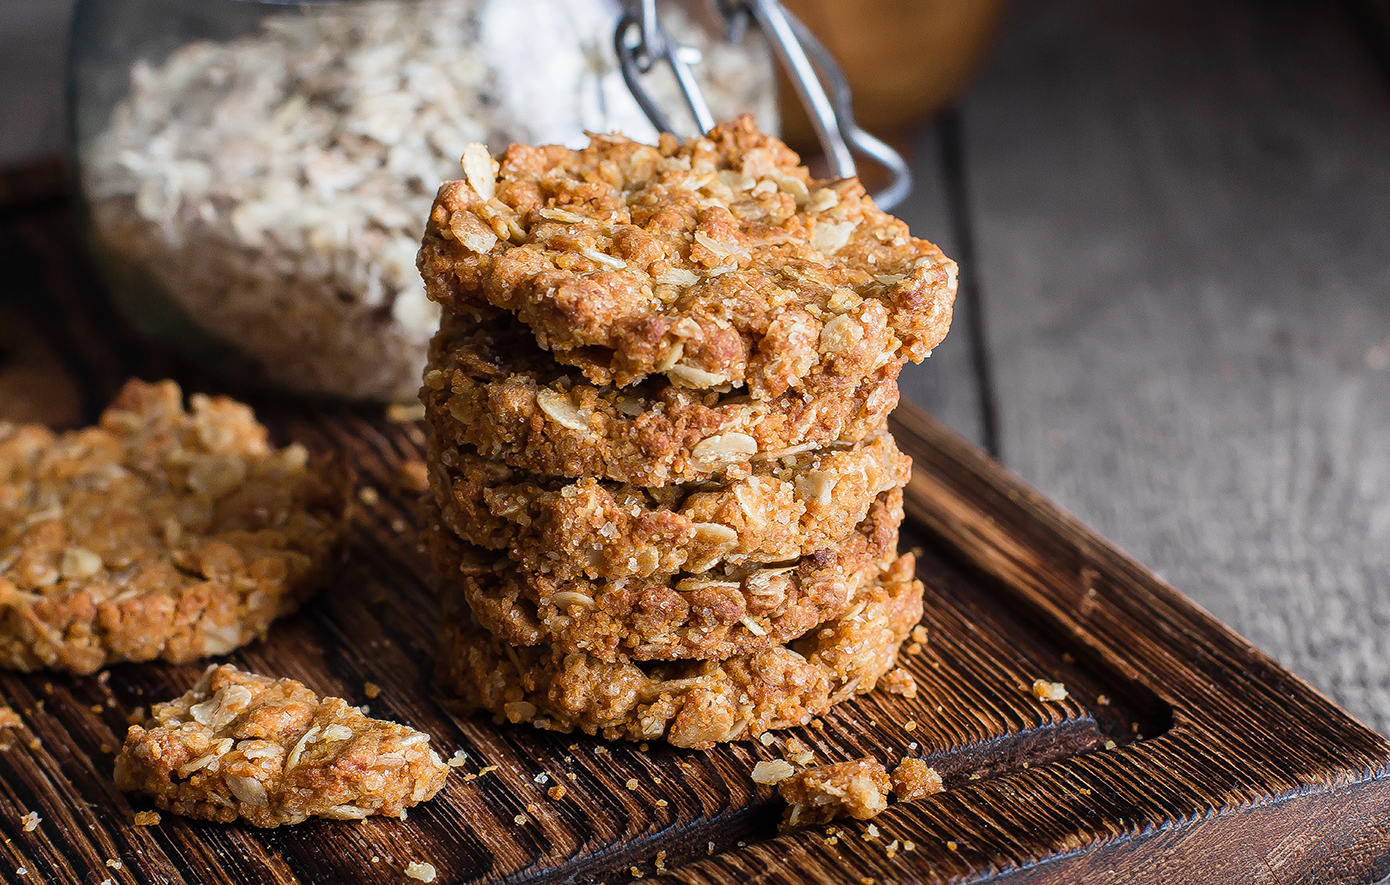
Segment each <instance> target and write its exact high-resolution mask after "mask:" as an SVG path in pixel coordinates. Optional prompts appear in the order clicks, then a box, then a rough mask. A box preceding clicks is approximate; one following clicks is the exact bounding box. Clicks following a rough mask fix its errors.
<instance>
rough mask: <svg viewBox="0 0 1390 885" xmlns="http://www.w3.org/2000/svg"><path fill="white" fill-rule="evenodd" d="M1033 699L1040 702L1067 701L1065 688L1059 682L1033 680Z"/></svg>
mask: <svg viewBox="0 0 1390 885" xmlns="http://www.w3.org/2000/svg"><path fill="white" fill-rule="evenodd" d="M1033 697H1035V698H1037V699H1038V700H1040V701H1065V700H1066V699H1067V687H1066V686H1065V685H1063V684H1062V683H1060V682H1048V681H1047V680H1046V679H1035V680H1033Z"/></svg>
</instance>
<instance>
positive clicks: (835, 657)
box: [436, 554, 922, 749]
mask: <svg viewBox="0 0 1390 885" xmlns="http://www.w3.org/2000/svg"><path fill="white" fill-rule="evenodd" d="M913 567H914V562H913V558H912V556H911V554H907V555H904V556H902V557H900V558H899V559H898V560H897V561H895V562H894V563H893V565H891V566H890V567H889V568H888V569H886V570H885V571H884V573H883V574H882V575H881V576H880V579H879V581H878V582H876V583H874V584H873V585H870V587H868V588H865V590H863V591H861V593H860V595H859V597H858V599H857V600H856V601H855V603H854V605H853V606H852V607H851V608H850V610H849V611H848V612H846V613H844V614H843V615H841V616H840V617H838V618H836V619H834V620H831V621H827V622H825V623H824V624H822V625H821V626H820V627H818V628H816V629H814V630H812V631H810V632H809V633H807V634H806V635H805V636H803V637H801V638H800V639H797V640H794V641H793V642H791V643H789V644H787V645H783V646H776V647H773V648H769V649H765V650H763V651H759V652H756V653H753V654H748V655H740V656H737V657H733V658H730V659H728V660H725V661H719V662H714V661H678V662H660V663H651V662H648V663H642V664H638V663H634V662H631V661H622V662H617V663H605V662H603V661H600V660H598V659H597V658H595V657H593V656H592V655H588V654H564V653H563V652H560V651H558V650H547V649H545V648H544V647H540V648H513V647H512V646H510V645H507V644H506V643H505V642H503V641H502V640H500V639H498V638H497V637H496V636H493V635H492V634H490V633H488V632H487V631H486V630H484V629H483V628H482V627H481V626H479V625H478V624H477V622H476V621H475V620H474V619H473V617H472V615H471V611H470V609H469V608H468V605H467V603H466V602H465V601H464V600H463V599H462V595H463V594H462V591H461V590H460V589H457V588H451V589H450V590H449V591H448V593H447V595H446V598H445V615H444V627H443V631H442V635H441V641H440V649H441V651H440V657H439V660H438V662H437V669H436V679H437V681H438V683H439V685H440V686H441V687H442V688H443V689H444V690H445V691H446V692H448V693H450V694H452V695H454V696H455V697H456V698H457V699H458V705H459V706H460V707H461V708H462V709H464V710H489V711H491V712H493V713H495V714H497V715H498V716H499V717H505V718H507V719H509V720H511V721H512V722H531V723H532V724H533V725H536V726H537V727H540V728H548V729H552V730H556V731H571V730H573V729H576V728H578V729H581V730H583V731H586V732H588V733H590V734H602V735H603V736H604V737H606V738H608V739H610V740H616V739H619V738H625V739H628V740H656V739H659V738H665V739H666V740H667V741H669V742H671V743H672V744H675V745H676V746H680V747H694V748H697V749H707V748H709V747H711V746H713V745H714V744H715V743H718V742H723V741H731V740H739V739H745V738H754V737H757V736H758V735H760V734H762V733H763V732H765V731H769V730H772V729H778V728H788V727H791V726H794V725H804V724H805V723H807V722H809V721H810V720H811V718H812V717H813V716H817V715H819V714H821V713H824V712H825V711H826V710H828V709H830V707H831V706H832V705H834V704H836V703H838V702H840V701H842V700H845V699H846V698H849V697H851V696H853V695H854V694H862V693H864V692H867V691H870V690H872V688H873V686H874V685H875V683H876V682H877V681H878V678H879V676H881V675H882V674H883V673H885V672H887V670H888V669H889V668H891V667H892V666H893V664H894V661H895V660H896V658H897V651H898V646H899V645H900V644H901V643H902V640H903V638H904V637H906V636H907V634H908V631H909V630H910V629H911V628H912V625H913V624H914V623H916V622H917V620H918V619H919V618H920V617H921V615H922V585H921V582H920V581H917V580H916V579H915V578H913V576H912V572H913Z"/></svg>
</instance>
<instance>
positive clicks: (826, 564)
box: [424, 489, 902, 662]
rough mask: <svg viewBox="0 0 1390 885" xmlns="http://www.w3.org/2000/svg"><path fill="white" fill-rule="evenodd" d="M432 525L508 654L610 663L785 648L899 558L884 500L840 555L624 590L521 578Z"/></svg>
mask: <svg viewBox="0 0 1390 885" xmlns="http://www.w3.org/2000/svg"><path fill="white" fill-rule="evenodd" d="M432 516H433V514H431V513H430V512H428V508H427V512H426V515H425V520H424V525H425V529H424V537H425V541H426V546H427V547H428V548H429V549H430V553H431V556H432V558H433V559H434V562H435V568H436V569H437V570H438V571H439V572H440V573H441V574H444V575H445V576H446V577H451V578H452V579H453V580H455V581H457V582H459V583H460V584H461V585H462V588H463V595H464V598H465V599H466V601H467V602H468V604H469V606H470V607H471V608H472V609H473V612H474V614H475V616H476V617H477V619H478V621H479V623H480V624H482V626H484V627H485V628H487V629H488V630H489V631H491V632H493V633H495V634H497V635H498V636H499V637H501V638H502V639H503V640H504V641H506V642H507V643H509V644H511V645H518V646H534V645H541V644H549V645H551V646H553V647H554V648H556V649H557V650H559V651H562V652H587V653H589V654H591V655H593V656H594V657H596V658H598V659H600V660H603V661H608V662H612V661H616V660H621V659H624V658H632V659H635V660H643V661H645V660H677V659H684V658H701V659H707V660H724V659H725V658H729V657H733V656H734V655H739V654H748V653H751V652H754V651H758V650H761V649H765V648H769V647H772V646H774V645H781V644H783V643H786V642H788V641H790V640H792V639H795V638H796V637H798V636H801V635H802V634H804V633H806V632H807V631H808V630H810V629H811V628H812V627H815V626H816V625H817V624H820V623H822V622H824V621H827V620H830V619H832V618H834V617H836V616H838V615H839V614H840V613H842V612H843V611H845V610H846V609H847V608H848V607H849V606H850V605H851V604H853V603H854V602H855V601H856V600H857V598H858V594H859V593H860V591H861V590H862V589H863V588H864V587H865V586H867V585H869V584H871V583H873V581H874V580H875V579H876V578H877V577H878V575H879V573H880V572H881V571H882V570H883V568H884V567H885V566H887V565H889V564H890V563H891V562H892V561H893V560H894V559H895V558H896V557H897V546H898V525H899V523H900V522H901V521H902V492H901V490H898V489H894V490H892V491H888V492H884V493H883V494H882V495H881V496H880V497H879V499H878V500H877V501H875V502H874V505H873V507H871V508H870V510H869V513H868V515H867V518H866V519H865V520H864V521H863V523H862V524H860V525H859V526H858V527H857V528H856V529H855V530H853V531H851V532H850V535H849V537H847V538H845V539H842V540H841V541H840V542H839V543H838V544H836V545H834V546H833V547H826V548H822V549H821V550H818V551H816V552H814V553H812V554H810V555H808V556H804V557H801V558H799V559H796V560H794V561H791V562H787V563H782V564H774V565H768V564H748V565H745V566H727V567H721V568H717V569H712V570H709V571H707V572H705V573H703V574H699V575H687V574H677V575H655V576H652V577H649V578H629V579H623V580H619V581H591V580H589V579H587V578H581V579H578V580H570V581H558V580H555V579H553V578H552V577H550V576H545V575H540V576H537V575H527V574H525V573H524V572H522V571H521V570H520V569H517V568H516V567H515V566H514V565H513V564H512V563H511V562H510V561H508V560H507V559H505V558H499V557H498V556H497V554H495V553H488V552H487V551H483V550H481V549H479V548H476V547H472V546H471V545H467V544H462V543H460V542H458V541H457V539H455V538H454V537H453V535H452V533H450V532H449V531H448V529H447V528H444V527H442V526H440V525H438V523H437V520H435V519H433V518H431V517H432ZM499 559H500V561H499Z"/></svg>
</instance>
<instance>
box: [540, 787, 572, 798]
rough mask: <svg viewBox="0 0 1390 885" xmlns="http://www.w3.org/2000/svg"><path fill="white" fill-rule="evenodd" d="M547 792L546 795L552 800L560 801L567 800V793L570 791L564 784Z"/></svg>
mask: <svg viewBox="0 0 1390 885" xmlns="http://www.w3.org/2000/svg"><path fill="white" fill-rule="evenodd" d="M545 792H546V795H547V796H549V797H550V798H551V799H554V800H556V801H559V800H561V799H563V798H565V793H567V792H569V791H568V790H566V789H565V786H564V784H556V785H555V786H553V787H551V788H550V789H549V790H546V791H545Z"/></svg>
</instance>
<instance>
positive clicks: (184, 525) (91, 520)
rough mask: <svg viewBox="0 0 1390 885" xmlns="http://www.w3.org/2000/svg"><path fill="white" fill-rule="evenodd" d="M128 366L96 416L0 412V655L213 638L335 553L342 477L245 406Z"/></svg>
mask: <svg viewBox="0 0 1390 885" xmlns="http://www.w3.org/2000/svg"><path fill="white" fill-rule="evenodd" d="M190 402H191V410H190V411H188V412H185V411H184V409H183V400H182V394H181V393H180V391H179V388H178V385H176V384H174V383H173V382H172V381H165V382H161V383H158V384H146V383H144V382H141V381H131V382H130V383H128V384H127V385H126V387H125V389H124V390H122V392H121V394H120V395H119V397H118V398H117V399H116V401H115V402H114V403H113V404H112V406H111V407H110V408H109V409H108V410H107V411H106V412H105V413H104V414H103V415H102V417H101V420H100V422H99V423H98V425H97V426H95V427H91V428H87V429H84V430H80V431H75V432H72V433H67V434H64V435H62V436H55V435H54V434H52V433H51V432H49V431H48V430H46V429H44V428H41V427H32V426H31V427H16V426H13V425H0V666H5V667H12V668H15V669H20V670H34V669H39V668H44V667H47V668H52V669H59V670H68V671H70V672H73V673H90V672H92V671H94V670H96V669H98V668H100V667H102V666H104V665H105V664H108V663H111V662H114V661H126V660H128V661H148V660H152V659H155V658H162V659H163V660H166V661H170V662H173V663H183V662H186V661H191V660H194V659H196V658H200V657H203V656H205V655H211V654H225V653H226V652H229V651H231V650H232V649H234V648H236V647H238V646H240V645H243V644H245V643H247V642H250V641H252V640H253V639H255V638H256V637H258V636H260V635H262V634H263V633H264V632H265V631H266V629H267V628H268V627H269V626H270V623H271V621H273V620H274V619H275V618H277V617H279V616H281V615H284V614H287V613H289V612H291V611H293V610H295V609H296V608H297V607H298V606H299V604H300V603H301V602H303V601H304V600H305V599H306V598H308V597H309V596H310V595H311V594H312V593H314V592H315V591H316V590H317V589H318V588H319V587H320V586H322V584H323V583H324V582H325V581H326V579H327V577H328V574H329V572H330V570H331V568H332V567H333V566H334V565H336V562H337V559H338V551H339V550H340V549H341V541H342V538H343V532H344V528H345V525H346V522H347V515H348V506H349V505H348V500H349V492H350V487H351V478H350V475H349V473H348V471H347V470H346V469H345V468H343V467H341V466H335V465H333V464H329V465H326V469H325V466H322V465H321V466H320V467H319V468H313V467H310V466H309V465H308V464H307V463H306V459H307V456H306V454H305V452H304V449H303V448H301V447H299V446H297V445H295V446H289V447H286V448H285V449H281V450H278V451H277V450H275V449H273V448H271V447H270V446H269V445H268V444H267V442H266V431H265V428H264V427H262V426H261V425H260V424H258V423H257V422H256V420H255V416H254V415H253V414H252V412H251V410H250V408H248V407H247V406H244V405H242V404H240V403H237V402H234V401H232V400H230V399H227V398H225V397H206V396H202V395H199V394H195V395H194V396H193V397H191V398H190Z"/></svg>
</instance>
